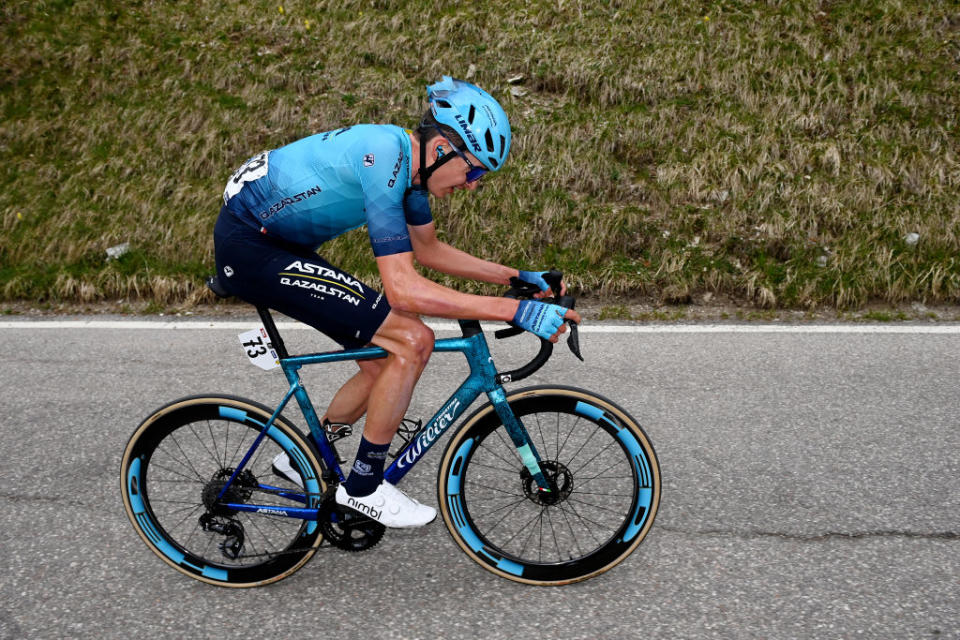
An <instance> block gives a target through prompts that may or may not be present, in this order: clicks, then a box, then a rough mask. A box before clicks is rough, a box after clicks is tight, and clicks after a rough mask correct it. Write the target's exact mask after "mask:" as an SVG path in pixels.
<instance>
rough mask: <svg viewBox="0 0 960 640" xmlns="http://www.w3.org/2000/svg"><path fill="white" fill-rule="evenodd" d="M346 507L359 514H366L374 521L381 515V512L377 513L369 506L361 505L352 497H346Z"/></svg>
mask: <svg viewBox="0 0 960 640" xmlns="http://www.w3.org/2000/svg"><path fill="white" fill-rule="evenodd" d="M347 506H348V507H350V508H351V509H356V510H357V511H359V512H361V513H365V514H367V515H368V516H370V517H371V518H373V519H374V520H376V519H377V518H379V517H380V514H381V513H383V511H377V510H376V509H374V508H373V507H371V506H370V505H366V504H363V503H362V502H360V501H359V500H357V499H355V498H354V497H353V496H347Z"/></svg>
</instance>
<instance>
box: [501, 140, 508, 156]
mask: <svg viewBox="0 0 960 640" xmlns="http://www.w3.org/2000/svg"><path fill="white" fill-rule="evenodd" d="M506 148H507V139H506V138H504V137H503V136H500V157H503V150H504V149H506Z"/></svg>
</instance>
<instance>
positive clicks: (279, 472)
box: [273, 451, 303, 489]
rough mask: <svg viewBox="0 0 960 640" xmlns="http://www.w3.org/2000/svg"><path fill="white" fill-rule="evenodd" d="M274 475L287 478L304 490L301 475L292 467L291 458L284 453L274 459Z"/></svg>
mask: <svg viewBox="0 0 960 640" xmlns="http://www.w3.org/2000/svg"><path fill="white" fill-rule="evenodd" d="M273 474H274V475H276V476H280V477H281V478H286V479H287V480H289V481H290V482H292V483H293V484H295V485H297V486H298V487H300V488H301V489H303V480H302V479H301V478H300V474H299V473H297V471H296V470H295V469H294V468H293V467H291V466H290V458H289V457H287V454H286V453H284V452H283V451H281V452H280V453H278V454H277V455H276V456H274V457H273Z"/></svg>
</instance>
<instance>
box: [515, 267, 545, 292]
mask: <svg viewBox="0 0 960 640" xmlns="http://www.w3.org/2000/svg"><path fill="white" fill-rule="evenodd" d="M545 273H549V271H521V272H520V279H521V280H523V281H524V282H529V283H530V284H533V285H536V286H538V287H540V291H549V290H550V285H548V284H547V281H546V280H544V279H543V274H545Z"/></svg>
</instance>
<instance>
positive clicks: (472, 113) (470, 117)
mask: <svg viewBox="0 0 960 640" xmlns="http://www.w3.org/2000/svg"><path fill="white" fill-rule="evenodd" d="M475 115H477V110H476V108H475V107H474V106H473V105H470V113H468V114H467V122H469V123H470V124H473V117H474V116H475Z"/></svg>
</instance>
